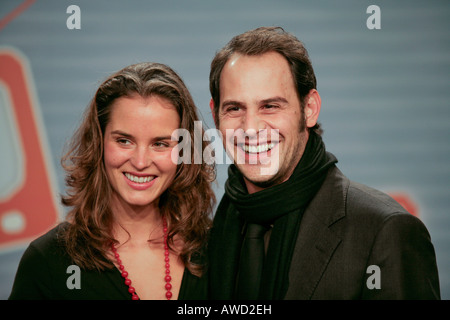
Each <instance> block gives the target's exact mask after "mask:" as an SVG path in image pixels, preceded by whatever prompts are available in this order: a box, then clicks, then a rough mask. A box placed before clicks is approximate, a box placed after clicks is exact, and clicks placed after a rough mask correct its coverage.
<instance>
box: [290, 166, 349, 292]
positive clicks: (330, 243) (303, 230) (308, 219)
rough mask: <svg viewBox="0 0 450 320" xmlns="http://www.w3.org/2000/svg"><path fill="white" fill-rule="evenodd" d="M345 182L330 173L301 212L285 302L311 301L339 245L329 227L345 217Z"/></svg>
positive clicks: (332, 170) (337, 237) (346, 181)
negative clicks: (290, 300)
mask: <svg viewBox="0 0 450 320" xmlns="http://www.w3.org/2000/svg"><path fill="white" fill-rule="evenodd" d="M348 186H349V180H348V179H347V178H346V177H345V176H344V175H343V174H342V173H341V172H340V171H339V169H337V168H336V167H333V168H331V169H330V171H329V173H328V175H327V178H326V180H325V181H324V183H323V185H322V187H321V189H320V190H319V192H318V193H317V195H316V196H315V197H314V199H313V200H312V201H311V203H310V205H309V206H308V208H307V209H306V210H305V213H304V216H303V219H302V221H301V223H300V229H299V233H298V237H297V242H296V245H295V249H294V254H293V256H292V262H291V267H290V270H289V288H288V291H287V293H286V296H285V299H311V298H312V296H313V294H314V291H315V289H316V287H317V284H318V283H319V281H320V279H321V278H322V275H323V273H324V271H325V270H326V268H327V266H328V263H329V261H330V259H331V257H332V255H333V253H334V251H335V250H336V248H337V247H338V246H339V243H340V242H341V238H340V236H339V234H335V233H334V232H333V231H331V230H330V226H331V225H332V224H333V223H335V222H336V221H338V220H340V219H341V218H343V217H344V216H345V195H346V194H347V190H348Z"/></svg>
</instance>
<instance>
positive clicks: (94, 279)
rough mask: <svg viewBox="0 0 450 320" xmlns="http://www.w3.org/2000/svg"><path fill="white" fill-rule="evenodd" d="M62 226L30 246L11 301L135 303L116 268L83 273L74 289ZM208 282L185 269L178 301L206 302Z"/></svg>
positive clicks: (22, 262)
mask: <svg viewBox="0 0 450 320" xmlns="http://www.w3.org/2000/svg"><path fill="white" fill-rule="evenodd" d="M62 225H63V224H60V225H58V226H57V227H55V228H53V229H52V230H50V231H49V232H48V233H46V234H45V235H43V236H41V237H39V238H38V239H36V240H34V241H33V242H31V244H30V245H29V246H28V248H27V249H26V251H25V252H24V254H23V256H22V259H21V261H20V263H19V267H18V270H17V274H16V277H15V280H14V284H13V288H12V292H11V295H10V297H9V299H10V300H25V299H32V300H39V299H57V300H131V294H130V293H129V292H128V286H127V285H126V284H125V283H124V278H123V277H122V275H121V273H120V271H119V270H118V269H117V268H115V267H113V268H111V269H107V270H105V271H97V270H85V269H81V270H80V272H79V275H80V281H79V283H80V288H79V289H78V288H76V287H74V285H73V284H76V281H74V277H75V274H76V271H74V270H73V269H72V268H69V267H70V266H72V265H75V264H74V263H73V261H72V260H71V258H70V256H69V255H68V254H67V252H66V251H65V248H64V245H63V244H62V243H61V242H60V241H59V240H58V238H57V234H58V231H59V230H60V228H61V226H62ZM206 279H207V276H206V275H205V276H203V277H202V278H198V277H196V276H194V275H192V274H191V273H190V272H189V270H188V269H185V271H184V274H183V279H182V282H181V288H180V292H179V295H178V299H179V300H201V299H206V294H207V292H206V290H207V283H206ZM70 288H71V289H70ZM161 290H164V288H161ZM138 294H139V293H138Z"/></svg>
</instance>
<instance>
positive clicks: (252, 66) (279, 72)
mask: <svg viewBox="0 0 450 320" xmlns="http://www.w3.org/2000/svg"><path fill="white" fill-rule="evenodd" d="M315 93H317V91H315ZM317 96H318V94H317ZM306 101H308V98H307V99H306ZM316 102H317V101H316ZM307 105H308V103H307ZM319 105H320V100H319ZM211 107H213V104H212V103H211ZM319 108H320V106H319ZM305 110H306V109H305ZM305 113H306V115H304V114H303V113H302V112H301V109H300V101H299V98H298V95H297V91H296V89H295V85H294V80H293V77H292V73H291V70H290V68H289V65H288V62H287V60H286V59H285V58H284V57H283V56H282V55H280V54H278V53H276V52H269V53H265V54H262V55H258V56H247V55H239V54H234V55H233V56H231V58H230V59H229V60H228V62H227V63H226V64H225V66H224V68H223V70H222V73H221V77H220V106H219V112H218V117H219V119H216V120H218V122H219V130H220V131H221V133H222V135H223V137H224V146H225V148H226V149H227V152H228V154H229V155H231V156H232V158H233V160H234V162H235V164H236V165H237V167H238V169H239V170H240V171H241V173H242V174H243V176H244V178H245V182H246V185H247V188H248V190H249V192H255V191H258V190H261V189H262V188H266V187H269V186H271V185H275V184H279V183H281V182H283V181H285V180H287V179H288V178H289V177H290V175H291V174H292V172H293V170H294V168H295V167H296V165H297V163H298V162H299V160H300V158H301V157H302V154H303V151H304V148H305V145H306V142H307V140H308V130H307V126H308V127H309V126H312V125H314V124H315V121H311V120H314V119H315V120H317V116H316V115H314V116H313V118H314V119H309V117H310V116H311V114H312V113H313V112H311V110H309V109H308V111H306V112H305ZM317 115H318V114H317ZM313 122H314V124H312V123H313ZM311 124H312V125H311ZM227 129H228V130H234V131H235V132H239V131H241V132H242V131H244V132H245V133H246V134H245V138H244V141H242V139H241V140H240V141H239V139H235V137H233V136H230V134H229V133H228V136H227ZM264 129H265V131H260V130H264ZM273 129H275V130H278V135H276V134H275V135H274V134H271V132H274V131H272V130H273ZM275 154H276V155H277V157H273V155H275ZM268 157H269V158H271V161H272V163H271V164H267V160H266V159H267V158H268ZM276 158H278V159H276ZM243 160H244V161H243ZM263 160H264V161H263ZM273 161H277V162H278V163H276V164H275V167H276V168H277V169H278V170H275V172H272V173H271V174H261V173H262V172H263V171H262V169H264V168H265V167H267V166H269V165H271V166H274V163H273ZM242 162H245V163H242Z"/></svg>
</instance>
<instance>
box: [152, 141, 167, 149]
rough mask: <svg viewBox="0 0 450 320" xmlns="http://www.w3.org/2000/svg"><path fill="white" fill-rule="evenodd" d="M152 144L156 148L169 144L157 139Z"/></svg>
mask: <svg viewBox="0 0 450 320" xmlns="http://www.w3.org/2000/svg"><path fill="white" fill-rule="evenodd" d="M154 146H155V147H157V148H166V147H168V146H169V145H168V144H167V143H166V142H162V141H158V142H155V143H154Z"/></svg>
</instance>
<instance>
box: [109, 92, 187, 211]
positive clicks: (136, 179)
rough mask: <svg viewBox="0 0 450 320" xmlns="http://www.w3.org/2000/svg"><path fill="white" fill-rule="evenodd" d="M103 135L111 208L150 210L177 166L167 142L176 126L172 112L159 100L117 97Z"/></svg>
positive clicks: (178, 120)
mask: <svg viewBox="0 0 450 320" xmlns="http://www.w3.org/2000/svg"><path fill="white" fill-rule="evenodd" d="M111 108H112V109H111V114H110V119H109V123H108V124H107V126H106V128H105V135H104V164H105V169H106V173H107V176H108V180H109V182H110V183H111V186H112V189H113V196H112V202H113V203H112V207H114V206H115V205H121V206H122V207H123V206H124V205H126V206H132V207H135V206H140V207H142V206H150V205H151V206H154V205H157V204H158V200H159V197H160V196H161V194H162V193H163V192H164V191H165V190H166V189H167V188H168V187H169V186H170V185H171V184H172V182H173V180H174V177H175V174H176V170H177V165H176V164H175V163H173V162H172V160H171V152H172V149H173V148H174V147H176V145H177V143H178V142H177V141H172V140H171V135H172V133H173V132H174V130H176V129H178V128H179V126H180V117H179V115H178V113H177V111H176V110H175V107H174V106H173V105H172V103H170V102H169V101H168V100H167V99H165V98H162V97H160V96H156V95H153V96H150V97H148V98H142V97H140V96H133V97H121V98H118V99H117V100H115V101H114V102H113V104H112V106H111Z"/></svg>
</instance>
